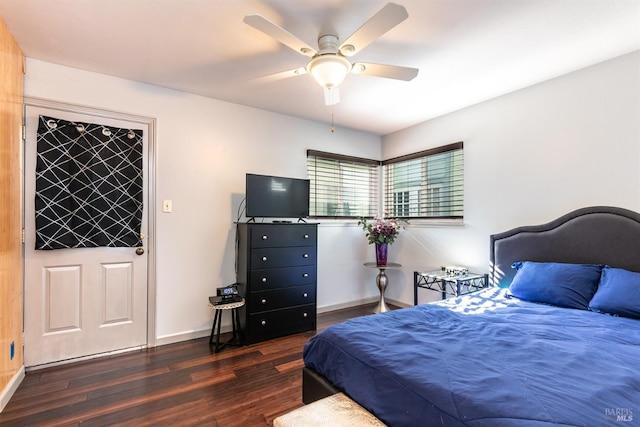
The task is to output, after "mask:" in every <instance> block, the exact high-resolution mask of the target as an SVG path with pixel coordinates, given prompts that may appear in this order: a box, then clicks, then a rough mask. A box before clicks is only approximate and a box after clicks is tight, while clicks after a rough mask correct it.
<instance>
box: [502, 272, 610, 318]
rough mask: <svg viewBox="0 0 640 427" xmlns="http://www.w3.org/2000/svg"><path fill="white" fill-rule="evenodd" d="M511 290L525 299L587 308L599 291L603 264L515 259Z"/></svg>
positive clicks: (559, 305) (513, 293)
mask: <svg viewBox="0 0 640 427" xmlns="http://www.w3.org/2000/svg"><path fill="white" fill-rule="evenodd" d="M512 267H513V268H515V269H516V270H518V271H517V272H516V275H515V277H514V278H513V281H512V282H511V285H510V286H509V293H510V294H511V295H512V296H514V297H516V298H520V299H522V300H526V301H532V302H540V303H544V304H550V305H555V306H558V307H567V308H579V309H582V310H587V309H588V308H589V301H591V298H592V297H593V295H594V294H595V293H596V288H597V286H598V282H599V281H600V273H601V272H602V267H603V266H602V265H597V264H565V263H557V262H532V261H523V262H516V263H513V265H512Z"/></svg>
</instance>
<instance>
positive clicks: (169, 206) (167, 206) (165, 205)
mask: <svg viewBox="0 0 640 427" xmlns="http://www.w3.org/2000/svg"><path fill="white" fill-rule="evenodd" d="M172 210H173V203H172V202H171V200H163V201H162V212H171V211H172Z"/></svg>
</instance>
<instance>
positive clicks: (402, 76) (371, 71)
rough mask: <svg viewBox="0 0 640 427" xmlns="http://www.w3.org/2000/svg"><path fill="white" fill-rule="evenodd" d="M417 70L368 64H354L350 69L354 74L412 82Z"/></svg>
mask: <svg viewBox="0 0 640 427" xmlns="http://www.w3.org/2000/svg"><path fill="white" fill-rule="evenodd" d="M418 71H419V70H418V69H417V68H410V67H401V66H399V65H384V64H371V63H368V62H356V63H355V64H353V67H352V68H351V72H352V73H354V74H364V75H365V76H374V77H385V78H387V79H395V80H405V81H409V80H413V78H414V77H415V76H417V75H418Z"/></svg>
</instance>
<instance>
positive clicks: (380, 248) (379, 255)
mask: <svg viewBox="0 0 640 427" xmlns="http://www.w3.org/2000/svg"><path fill="white" fill-rule="evenodd" d="M387 245H388V243H376V264H377V265H387Z"/></svg>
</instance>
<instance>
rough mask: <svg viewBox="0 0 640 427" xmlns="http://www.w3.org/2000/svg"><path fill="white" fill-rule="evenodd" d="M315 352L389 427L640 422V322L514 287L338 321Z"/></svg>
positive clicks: (318, 362)
mask: <svg viewBox="0 0 640 427" xmlns="http://www.w3.org/2000/svg"><path fill="white" fill-rule="evenodd" d="M304 361H305V365H306V366H308V367H310V368H312V369H314V370H315V371H317V372H318V373H320V374H321V375H323V376H324V377H325V378H327V379H328V380H329V381H331V382H332V383H333V384H335V385H336V386H338V388H341V389H342V390H344V391H345V392H346V393H347V394H348V395H349V396H351V397H352V398H353V399H354V400H356V401H357V402H359V403H360V404H361V405H362V406H364V407H365V408H367V409H368V410H369V411H370V412H372V413H373V414H375V415H376V416H377V417H378V418H380V419H381V420H382V421H384V422H385V423H386V424H388V425H390V426H412V427H415V426H440V425H443V426H474V427H476V426H490V427H499V426H536V427H539V426H549V425H568V426H589V427H592V426H606V425H611V426H617V427H626V426H637V425H640V320H634V319H628V318H622V317H613V316H609V315H605V314H599V313H594V312H590V311H586V310H576V309H567V308H558V307H553V306H548V305H543V304H535V303H529V302H525V301H520V300H517V299H514V298H508V297H506V295H505V290H504V289H498V288H490V289H485V290H483V291H480V292H477V293H475V294H470V295H467V296H464V297H461V298H456V299H450V300H447V301H443V302H440V303H436V304H424V305H419V306H416V307H412V308H406V309H401V310H395V311H392V312H388V313H383V314H378V315H373V316H365V317H360V318H356V319H352V320H349V321H346V322H343V323H340V324H336V325H333V326H331V327H329V328H327V329H325V330H324V331H322V332H320V333H319V334H318V335H316V336H315V337H313V338H312V339H311V340H310V341H309V343H307V345H306V346H305V349H304Z"/></svg>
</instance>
